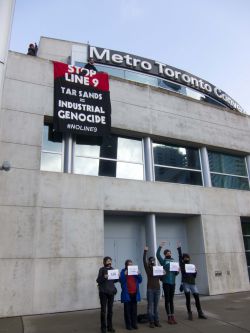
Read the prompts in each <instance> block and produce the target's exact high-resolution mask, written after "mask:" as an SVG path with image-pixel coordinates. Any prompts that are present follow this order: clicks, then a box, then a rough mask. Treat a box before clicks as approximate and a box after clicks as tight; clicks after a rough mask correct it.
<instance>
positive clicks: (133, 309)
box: [120, 259, 142, 331]
mask: <svg viewBox="0 0 250 333" xmlns="http://www.w3.org/2000/svg"><path fill="white" fill-rule="evenodd" d="M132 265H133V262H132V260H130V259H127V260H126V261H125V268H123V269H122V270H121V274H120V283H121V288H122V292H121V302H122V303H124V321H125V325H126V329H127V330H130V331H131V330H132V329H138V326H137V302H139V301H140V300H141V295H140V289H139V284H140V283H141V282H142V276H141V274H140V272H139V271H138V272H137V275H129V274H128V266H132Z"/></svg>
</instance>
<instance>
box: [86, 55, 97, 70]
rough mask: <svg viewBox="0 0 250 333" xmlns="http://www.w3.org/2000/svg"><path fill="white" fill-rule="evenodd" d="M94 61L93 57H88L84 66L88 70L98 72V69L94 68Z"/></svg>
mask: <svg viewBox="0 0 250 333" xmlns="http://www.w3.org/2000/svg"><path fill="white" fill-rule="evenodd" d="M94 63H95V61H94V58H91V57H90V58H88V62H87V64H86V65H85V66H84V68H86V69H88V70H93V71H95V72H98V70H97V69H96V67H95V65H94Z"/></svg>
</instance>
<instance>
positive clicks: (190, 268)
mask: <svg viewBox="0 0 250 333" xmlns="http://www.w3.org/2000/svg"><path fill="white" fill-rule="evenodd" d="M185 271H186V273H196V268H195V265H193V264H185Z"/></svg>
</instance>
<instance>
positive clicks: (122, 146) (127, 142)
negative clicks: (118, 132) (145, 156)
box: [117, 138, 142, 163]
mask: <svg viewBox="0 0 250 333" xmlns="http://www.w3.org/2000/svg"><path fill="white" fill-rule="evenodd" d="M117 159H118V160H122V161H126V162H138V163H142V142H141V140H134V139H133V140H131V139H126V138H118V153H117Z"/></svg>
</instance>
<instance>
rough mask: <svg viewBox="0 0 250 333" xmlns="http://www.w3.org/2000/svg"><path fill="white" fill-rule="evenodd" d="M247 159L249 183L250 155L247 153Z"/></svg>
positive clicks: (249, 178) (249, 179)
mask: <svg viewBox="0 0 250 333" xmlns="http://www.w3.org/2000/svg"><path fill="white" fill-rule="evenodd" d="M246 161H247V173H248V181H249V183H250V155H247V157H246Z"/></svg>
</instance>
